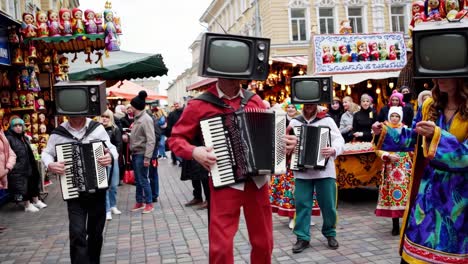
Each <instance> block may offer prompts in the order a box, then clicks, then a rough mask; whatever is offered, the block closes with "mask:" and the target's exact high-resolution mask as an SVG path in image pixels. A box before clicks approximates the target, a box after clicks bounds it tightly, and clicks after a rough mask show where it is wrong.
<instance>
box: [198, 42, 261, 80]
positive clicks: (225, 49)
mask: <svg viewBox="0 0 468 264" xmlns="http://www.w3.org/2000/svg"><path fill="white" fill-rule="evenodd" d="M269 53H270V39H267V38H256V37H247V36H238V35H226V34H218V33H205V34H204V35H203V37H202V41H201V48H200V64H199V67H198V75H200V76H203V77H221V78H230V79H242V80H265V79H266V78H267V76H268V71H269V64H268V60H269V56H270V54H269Z"/></svg>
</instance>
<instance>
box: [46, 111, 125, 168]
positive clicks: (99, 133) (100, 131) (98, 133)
mask: <svg viewBox="0 0 468 264" xmlns="http://www.w3.org/2000/svg"><path fill="white" fill-rule="evenodd" d="M90 122H91V119H90V118H86V124H85V126H83V127H82V128H81V129H79V130H76V129H74V128H73V127H71V126H70V124H69V123H68V122H64V123H62V124H61V126H63V127H64V128H65V129H66V130H68V132H70V134H72V135H73V136H74V137H76V138H82V137H83V136H84V134H85V133H86V129H87V128H88V126H89V123H90ZM92 140H104V141H105V144H106V146H107V148H109V150H110V152H111V154H112V156H113V158H114V159H117V158H118V157H119V154H118V153H117V149H116V148H115V146H114V145H112V143H111V142H110V138H109V135H108V134H107V132H106V130H105V129H104V126H102V125H101V126H98V127H97V128H96V129H94V130H93V132H91V133H90V134H89V135H88V136H87V137H86V138H85V139H83V141H82V142H83V143H88V142H89V141H92ZM73 141H74V140H73V139H71V138H67V137H64V136H60V135H57V134H52V135H50V137H49V140H48V141H47V146H46V148H45V149H44V150H43V151H42V153H41V159H42V162H43V163H44V166H45V167H46V168H48V167H49V164H50V163H52V162H55V157H56V156H57V153H56V152H55V145H57V144H62V143H67V142H73Z"/></svg>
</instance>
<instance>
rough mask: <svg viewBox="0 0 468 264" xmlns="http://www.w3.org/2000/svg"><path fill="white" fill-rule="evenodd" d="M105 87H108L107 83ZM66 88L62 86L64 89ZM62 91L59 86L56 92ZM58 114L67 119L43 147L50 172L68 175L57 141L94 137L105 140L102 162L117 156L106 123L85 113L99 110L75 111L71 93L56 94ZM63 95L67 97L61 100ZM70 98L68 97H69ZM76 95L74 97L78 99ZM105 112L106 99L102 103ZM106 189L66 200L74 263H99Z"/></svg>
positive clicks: (76, 140)
mask: <svg viewBox="0 0 468 264" xmlns="http://www.w3.org/2000/svg"><path fill="white" fill-rule="evenodd" d="M104 89H105V87H104ZM62 91H63V90H62ZM57 92H59V91H58V90H57V89H56V93H57ZM55 98H56V104H57V105H59V106H61V107H57V113H56V114H58V115H64V113H65V112H66V115H68V116H67V119H68V121H65V122H63V123H62V124H60V125H59V126H58V127H57V128H55V129H54V130H53V131H52V133H51V135H50V137H49V140H48V142H47V146H46V148H45V149H44V150H43V151H42V153H41V156H42V162H43V163H44V165H45V167H46V168H47V170H48V172H51V173H55V174H57V175H59V176H60V177H65V173H66V171H65V163H64V162H63V161H61V162H58V161H56V157H57V153H56V145H58V144H62V143H71V142H81V143H89V142H90V141H93V140H100V141H104V144H105V146H106V149H105V150H104V152H105V154H104V156H102V157H99V158H98V159H97V162H98V163H99V164H100V165H101V166H105V167H108V166H111V164H112V160H113V159H117V158H118V153H117V149H116V148H115V146H114V145H112V143H111V141H110V138H109V135H108V134H107V132H106V130H105V128H104V126H103V125H102V124H100V123H98V122H95V121H93V120H92V119H91V118H88V117H86V116H89V115H93V114H100V113H92V114H87V113H90V112H91V110H90V109H88V110H87V111H86V112H87V113H84V112H83V111H80V113H79V114H73V110H74V109H73V108H72V109H67V108H66V107H64V106H65V105H70V100H68V99H69V98H70V97H66V96H62V97H61V96H55ZM60 98H64V99H65V100H63V101H60ZM67 98H68V99H67ZM76 99H77V98H76V97H74V98H72V100H76ZM99 109H100V110H101V111H102V112H103V111H104V109H105V101H104V103H103V104H102V103H101V105H100V106H99ZM68 110H69V111H68ZM106 193H107V192H106V189H97V190H96V191H95V192H79V195H78V197H77V198H73V199H69V200H66V202H67V207H68V220H69V236H70V258H71V263H76V264H81V263H99V262H100V255H101V248H102V243H103V235H102V233H103V230H104V225H105V223H106Z"/></svg>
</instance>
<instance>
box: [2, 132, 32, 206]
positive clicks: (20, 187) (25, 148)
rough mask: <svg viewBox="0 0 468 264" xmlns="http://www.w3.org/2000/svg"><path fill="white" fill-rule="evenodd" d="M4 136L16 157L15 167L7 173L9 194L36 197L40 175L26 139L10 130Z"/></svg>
mask: <svg viewBox="0 0 468 264" xmlns="http://www.w3.org/2000/svg"><path fill="white" fill-rule="evenodd" d="M5 136H6V137H7V139H8V142H9V143H10V146H11V149H12V150H13V151H14V152H15V154H16V156H17V158H16V164H15V167H13V169H12V170H11V172H10V173H8V186H9V187H8V189H9V191H10V193H11V194H13V195H22V196H23V197H24V196H26V197H35V196H38V195H39V186H40V174H39V169H38V168H37V163H36V161H35V160H34V154H33V152H32V149H31V146H30V145H29V144H30V142H29V140H28V138H27V137H26V136H25V135H24V134H17V133H15V132H13V131H11V130H8V131H7V132H5Z"/></svg>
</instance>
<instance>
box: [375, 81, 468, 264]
mask: <svg viewBox="0 0 468 264" xmlns="http://www.w3.org/2000/svg"><path fill="white" fill-rule="evenodd" d="M434 83H435V87H434V88H433V90H432V98H429V99H427V100H426V101H425V102H424V104H423V107H422V109H420V110H419V111H418V114H417V116H416V118H415V120H414V122H413V127H412V128H411V129H405V128H403V129H402V130H401V132H399V131H397V130H396V129H393V128H390V127H389V126H385V125H382V124H381V123H378V122H376V123H375V124H374V125H373V127H372V128H373V131H374V133H375V134H376V135H378V134H380V139H379V142H378V148H379V149H383V150H387V151H402V150H407V149H412V148H413V147H414V146H416V148H417V149H416V152H415V157H414V159H413V161H414V163H413V173H412V179H411V184H410V188H409V190H410V193H409V201H408V203H409V204H408V206H407V208H406V211H405V216H404V218H403V228H402V230H403V232H402V237H401V245H400V246H401V249H400V253H401V255H402V258H403V259H402V263H426V262H430V263H468V215H467V214H468V99H467V98H468V78H447V79H434ZM415 144H416V145H415Z"/></svg>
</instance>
